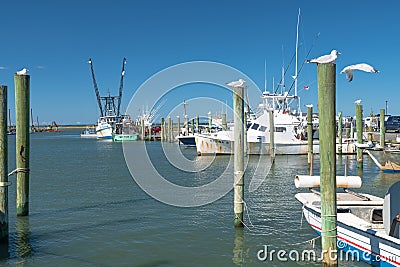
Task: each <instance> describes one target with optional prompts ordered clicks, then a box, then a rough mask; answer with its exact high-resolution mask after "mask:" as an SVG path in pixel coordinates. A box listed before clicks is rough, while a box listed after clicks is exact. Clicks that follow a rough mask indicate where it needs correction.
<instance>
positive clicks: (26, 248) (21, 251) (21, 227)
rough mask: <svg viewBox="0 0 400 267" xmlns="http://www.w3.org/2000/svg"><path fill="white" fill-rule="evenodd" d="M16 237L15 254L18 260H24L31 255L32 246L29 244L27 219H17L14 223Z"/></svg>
mask: <svg viewBox="0 0 400 267" xmlns="http://www.w3.org/2000/svg"><path fill="white" fill-rule="evenodd" d="M16 227H17V237H16V240H15V242H16V244H15V249H16V254H17V256H18V257H20V258H26V257H28V256H29V255H30V254H31V251H32V246H31V244H30V236H31V231H30V227H29V217H28V216H24V217H18V218H17V222H16Z"/></svg>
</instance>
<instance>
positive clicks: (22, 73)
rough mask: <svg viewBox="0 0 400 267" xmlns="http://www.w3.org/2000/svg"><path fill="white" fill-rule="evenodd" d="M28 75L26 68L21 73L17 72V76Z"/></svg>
mask: <svg viewBox="0 0 400 267" xmlns="http://www.w3.org/2000/svg"><path fill="white" fill-rule="evenodd" d="M26 74H28V70H27V69H25V68H23V69H22V70H20V71H17V75H26Z"/></svg>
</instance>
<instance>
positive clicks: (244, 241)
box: [0, 129, 399, 267]
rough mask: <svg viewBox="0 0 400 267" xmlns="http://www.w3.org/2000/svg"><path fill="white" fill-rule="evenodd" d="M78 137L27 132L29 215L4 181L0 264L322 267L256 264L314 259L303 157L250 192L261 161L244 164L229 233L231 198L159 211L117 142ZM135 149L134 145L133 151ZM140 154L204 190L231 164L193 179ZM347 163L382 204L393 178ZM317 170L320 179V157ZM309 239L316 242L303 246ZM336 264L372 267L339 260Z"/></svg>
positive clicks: (158, 149) (284, 162) (282, 159)
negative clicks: (242, 206) (241, 216)
mask: <svg viewBox="0 0 400 267" xmlns="http://www.w3.org/2000/svg"><path fill="white" fill-rule="evenodd" d="M79 132H80V130H79V129H66V130H63V131H62V132H59V133H34V134H32V135H31V162H30V169H31V172H30V199H29V201H30V204H29V205H30V207H29V208H30V214H29V216H27V217H17V216H16V210H15V191H16V183H15V176H12V177H10V181H12V184H11V186H10V187H9V205H10V208H9V224H10V237H9V244H8V246H7V245H4V244H3V245H1V251H0V253H1V254H0V256H1V259H0V263H1V265H23V266H160V267H161V266H298V265H303V266H310V265H312V266H321V263H320V262H318V261H311V262H310V261H301V260H299V261H296V260H291V259H290V258H289V257H288V255H286V257H284V258H286V261H285V260H279V259H278V256H277V255H276V254H272V258H271V257H268V258H267V259H266V260H264V261H262V260H260V259H259V256H260V255H261V254H260V253H259V252H260V250H263V249H264V248H265V246H267V247H268V250H269V251H270V252H271V251H272V250H275V251H278V250H284V251H286V252H287V253H290V251H293V250H295V251H298V252H299V253H301V251H303V250H310V249H313V248H314V249H315V250H316V251H317V252H318V251H319V250H320V248H321V244H320V239H319V238H316V237H317V234H316V233H315V232H314V231H313V230H312V229H311V227H310V226H309V225H308V224H307V222H306V221H305V219H304V218H302V212H301V209H302V206H301V204H300V203H299V202H298V201H297V200H296V199H295V197H294V195H295V194H296V193H299V192H306V191H307V190H306V189H296V188H295V186H294V177H295V175H296V174H307V173H308V166H307V155H304V156H277V157H276V159H275V164H274V165H273V166H272V167H271V169H270V170H269V172H268V173H265V177H262V178H263V181H262V183H261V185H260V187H258V188H257V189H256V190H255V191H253V192H251V193H250V192H249V190H248V184H249V179H250V176H251V175H252V173H253V169H252V168H253V167H254V166H255V165H256V164H253V163H254V162H259V160H260V159H259V157H250V161H249V164H248V170H247V171H246V174H245V187H246V190H245V202H246V207H247V209H246V212H245V221H244V223H245V224H246V227H244V228H243V229H235V228H234V227H233V192H232V191H230V192H229V193H228V194H226V195H225V196H223V197H222V198H220V199H219V200H217V201H215V202H213V203H210V204H208V205H203V206H200V207H191V208H183V207H176V206H170V205H167V204H164V203H162V202H160V201H157V200H155V199H154V198H152V197H151V196H149V195H148V194H146V193H145V192H144V191H143V190H142V189H141V188H140V187H139V186H138V184H137V183H136V182H135V180H134V179H133V178H132V176H131V174H130V172H129V170H128V167H127V165H126V162H125V159H124V154H123V148H122V144H121V143H113V142H109V141H102V140H96V139H86V138H80V136H79ZM140 144H141V141H137V142H134V143H132V146H133V147H134V146H135V145H140ZM164 145H167V146H178V145H177V144H164ZM146 147H147V150H148V153H149V156H150V158H151V161H152V162H153V163H154V164H155V165H156V166H154V167H155V168H156V169H157V170H158V171H159V172H160V173H162V174H163V176H165V177H166V179H168V180H169V181H171V182H173V183H175V184H178V185H182V186H192V187H194V186H200V185H204V184H208V183H210V182H211V181H213V180H214V179H216V177H217V176H218V175H219V174H220V173H221V172H223V171H224V170H225V169H226V167H227V164H228V162H229V159H230V157H229V156H218V157H216V158H214V160H213V162H212V164H211V165H210V166H209V167H208V168H206V169H205V170H203V171H201V172H199V173H191V172H185V171H182V170H179V169H177V168H176V167H174V166H173V165H172V164H170V163H169V162H168V160H167V158H166V157H165V156H164V154H163V149H162V146H161V143H160V142H147V143H146ZM181 151H182V154H183V155H184V156H185V157H186V158H188V159H189V160H195V159H197V160H199V161H201V160H203V159H202V158H201V157H199V158H198V156H197V154H196V150H195V149H194V148H181ZM144 156H146V155H141V154H138V155H135V157H138V158H139V157H144ZM264 157H265V158H263V159H261V160H265V162H266V164H267V162H269V160H270V159H269V158H268V157H266V156H264ZM131 160H132V159H131ZM204 160H206V159H205V158H204ZM346 160H347V162H348V163H347V169H348V175H361V176H362V178H363V186H362V188H361V189H357V190H354V191H356V192H365V193H370V194H374V195H378V196H381V197H383V196H384V194H385V192H386V190H387V189H388V188H389V186H390V185H391V184H392V183H393V182H395V181H397V180H399V176H398V175H397V174H394V173H383V172H379V170H378V168H377V167H376V166H375V165H374V163H373V162H372V160H371V159H369V158H368V156H364V168H363V172H362V173H360V172H358V171H357V168H356V159H355V157H354V156H348V157H347V159H346V157H345V156H343V157H338V173H339V174H343V173H344V169H345V162H346ZM261 162H262V161H261ZM253 165H254V166H253ZM228 168H229V167H228ZM313 168H314V174H315V175H317V174H318V170H319V164H318V157H316V158H315V161H314V166H313ZM13 169H15V136H9V171H11V170H13ZM227 171H228V172H231V173H232V184H233V170H227ZM142 173H143V170H142ZM264 178H265V179H264ZM312 239H315V241H314V242H307V241H308V240H312ZM312 243H314V244H312ZM293 255H295V254H292V256H293ZM270 256H271V255H270ZM340 266H368V265H366V264H364V263H360V262H352V261H345V260H341V261H340Z"/></svg>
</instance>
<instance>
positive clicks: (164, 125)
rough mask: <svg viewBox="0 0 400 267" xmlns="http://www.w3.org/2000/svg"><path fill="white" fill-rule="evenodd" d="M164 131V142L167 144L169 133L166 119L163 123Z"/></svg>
mask: <svg viewBox="0 0 400 267" xmlns="http://www.w3.org/2000/svg"><path fill="white" fill-rule="evenodd" d="M163 129H164V131H163V133H162V134H163V138H164V142H166V141H167V139H168V138H167V132H168V129H167V122H166V121H165V119H164V121H163Z"/></svg>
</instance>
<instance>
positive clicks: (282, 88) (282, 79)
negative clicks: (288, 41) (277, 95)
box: [281, 45, 285, 94]
mask: <svg viewBox="0 0 400 267" xmlns="http://www.w3.org/2000/svg"><path fill="white" fill-rule="evenodd" d="M283 51H284V49H283V45H282V78H281V94H283V91H284V89H285V58H284V56H283V55H284V53H283Z"/></svg>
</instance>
